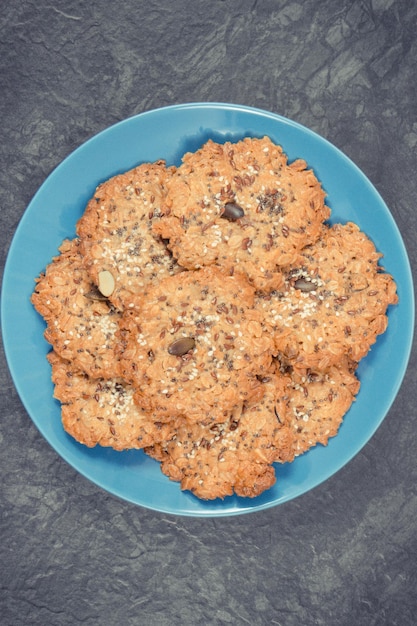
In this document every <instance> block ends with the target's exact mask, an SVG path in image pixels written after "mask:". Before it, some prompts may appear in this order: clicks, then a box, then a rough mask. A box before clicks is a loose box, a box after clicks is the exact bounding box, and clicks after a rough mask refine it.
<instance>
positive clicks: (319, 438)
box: [276, 358, 360, 456]
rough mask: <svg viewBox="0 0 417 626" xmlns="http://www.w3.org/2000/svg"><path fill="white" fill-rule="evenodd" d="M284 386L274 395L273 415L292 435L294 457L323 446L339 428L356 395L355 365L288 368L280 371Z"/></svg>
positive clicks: (357, 388) (358, 385)
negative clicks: (303, 368) (322, 368)
mask: <svg viewBox="0 0 417 626" xmlns="http://www.w3.org/2000/svg"><path fill="white" fill-rule="evenodd" d="M283 369H284V370H285V372H286V374H285V378H286V383H285V387H284V391H283V393H280V394H278V395H277V398H276V412H277V415H278V416H279V418H280V419H281V420H282V422H283V423H284V424H286V425H287V426H288V427H290V428H291V429H292V431H293V433H294V436H295V438H294V448H293V452H294V455H295V456H299V455H300V454H303V453H304V452H307V450H309V449H310V448H312V447H313V446H315V445H317V444H318V443H320V444H322V445H324V446H325V445H327V443H328V440H329V438H330V437H334V436H335V435H336V434H337V432H338V430H339V428H340V425H341V424H342V421H343V417H344V416H345V414H346V412H347V411H348V409H349V408H350V406H351V404H352V402H353V401H354V399H355V396H356V394H357V393H358V391H359V388H360V383H359V381H358V379H357V378H356V376H355V369H356V363H354V362H353V361H350V360H349V359H346V358H344V359H342V360H341V362H340V363H339V364H338V365H333V366H331V367H329V368H327V369H326V370H325V371H320V370H314V369H306V370H304V371H303V372H301V371H297V370H295V369H293V368H292V367H291V366H285V367H284V368H283Z"/></svg>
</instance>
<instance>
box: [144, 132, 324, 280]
mask: <svg viewBox="0 0 417 626" xmlns="http://www.w3.org/2000/svg"><path fill="white" fill-rule="evenodd" d="M167 188H168V192H167V196H166V199H165V206H166V210H165V212H164V213H165V214H164V216H163V217H162V218H161V220H159V221H158V222H155V224H154V230H155V232H157V233H158V234H160V235H162V237H164V238H166V239H168V240H169V243H168V247H169V248H170V249H171V250H172V252H173V254H174V256H175V258H176V259H177V260H178V262H179V263H180V264H181V265H182V266H184V267H185V268H187V269H196V268H200V267H202V266H204V265H211V264H218V265H220V266H221V267H223V268H224V269H225V271H228V270H229V269H230V268H234V267H238V268H239V271H242V272H245V273H246V274H247V276H248V277H249V279H250V281H251V282H252V283H253V285H254V286H255V287H256V288H257V289H261V290H270V289H272V288H278V287H279V286H280V284H281V275H280V274H279V272H277V268H278V267H279V266H282V265H288V264H290V263H292V262H293V261H294V260H295V258H296V253H297V252H298V251H299V250H300V249H301V248H303V247H304V246H305V245H307V244H309V243H312V242H314V241H315V240H316V238H317V236H318V234H319V232H320V225H321V224H322V222H323V220H325V219H326V218H327V217H328V216H329V209H328V207H327V206H326V205H325V203H324V197H325V194H324V191H323V189H322V187H321V185H320V183H319V182H318V180H317V178H316V176H315V175H314V173H313V172H312V171H311V170H309V169H307V165H306V163H305V161H303V160H297V161H294V162H293V163H291V164H288V162H287V157H286V155H285V154H284V153H283V151H282V148H281V147H280V146H277V145H275V144H274V143H272V141H271V140H270V139H269V138H268V137H264V138H263V139H251V138H245V139H243V140H241V141H238V142H237V143H230V142H226V143H225V144H224V145H222V144H218V143H214V142H213V141H208V142H207V143H206V144H205V145H204V146H203V147H202V148H200V149H199V150H198V151H197V152H195V153H187V154H186V155H185V156H184V158H183V163H182V165H181V166H180V167H179V168H178V170H177V171H176V173H175V174H174V175H173V176H172V177H171V178H170V180H169V181H168V183H167Z"/></svg>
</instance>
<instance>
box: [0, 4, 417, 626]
mask: <svg viewBox="0 0 417 626" xmlns="http://www.w3.org/2000/svg"><path fill="white" fill-rule="evenodd" d="M416 28H417V6H416V3H414V2H411V1H409V0H362V1H358V0H347V1H345V2H335V1H332V0H322V1H316V0H299V1H298V2H296V1H294V0H288V1H282V0H275V1H273V0H259V1H256V0H236V1H234V0H223V1H221V0H204V1H203V0H193V1H192V2H191V1H190V2H187V1H186V0H178V1H175V0H172V1H171V0H159V1H158V2H155V1H154V0H146V1H144V0H142V1H140V0H136V1H135V0H123V1H122V2H104V1H103V2H100V1H99V0H90V1H89V2H84V1H82V0H67V1H65V0H62V1H57V2H54V1H53V0H52V1H47V0H37V2H34V1H33V0H21V1H19V2H16V1H14V0H3V1H2V3H1V11H0V120H1V127H0V164H1V167H0V219H1V225H0V241H1V245H0V256H1V263H2V266H3V265H4V262H5V258H6V254H7V250H8V246H9V244H10V241H11V238H12V235H13V233H14V230H15V228H16V226H17V224H18V221H19V219H20V217H21V216H22V214H23V212H24V210H25V208H26V206H27V204H28V202H29V201H30V199H31V197H32V196H33V194H34V193H35V192H36V190H37V188H38V187H39V186H40V185H41V183H42V182H43V180H44V179H45V178H46V177H47V176H48V174H49V173H50V172H51V170H52V169H53V168H54V167H55V166H56V165H57V164H58V163H59V162H60V161H61V160H62V159H63V158H64V157H65V156H67V155H68V154H69V153H70V152H71V151H72V150H73V149H74V148H76V147H77V146H79V145H80V144H81V143H82V142H83V141H85V140H86V139H88V138H89V137H91V136H92V135H94V134H95V133H97V132H98V131H100V130H102V129H104V128H105V127H107V126H109V125H111V124H113V123H114V122H116V121H118V120H121V119H123V118H125V117H128V116H131V115H133V114H135V113H139V112H141V111H144V110H148V109H152V108H155V107H160V106H163V105H168V104H175V103H179V102H187V101H188V102H189V101H228V102H234V103H241V104H246V105H253V106H257V107H261V108H265V109H268V110H272V111H274V112H277V113H280V114H282V115H284V116H287V117H289V118H292V119H294V120H296V121H298V122H301V123H303V124H305V125H307V126H309V127H310V128H312V129H313V130H315V131H317V132H318V133H320V134H321V135H323V136H325V137H326V138H328V139H329V140H330V141H332V142H333V143H335V144H336V145H337V146H338V147H339V148H341V149H342V150H343V151H344V152H346V153H347V154H348V155H349V156H350V157H351V158H352V159H353V160H354V161H355V162H356V163H357V164H358V165H359V167H360V168H361V169H363V171H364V172H365V173H366V174H367V176H368V177H369V178H370V179H371V181H372V182H373V183H374V185H375V186H376V187H377V189H378V190H379V191H380V193H381V194H382V196H383V197H384V199H385V201H386V203H387V204H388V206H389V207H390V208H391V211H392V213H393V215H394V218H395V219H396V221H397V223H398V226H399V228H400V230H401V232H402V235H403V238H404V241H405V244H406V246H407V248H408V253H409V256H410V260H411V263H412V265H413V268H414V269H415V268H416V267H417V259H416V236H417V213H416V210H415V207H416V199H417V177H416V171H417V81H416V68H417V38H416ZM0 376H1V387H0V388H1V423H0V463H1V489H0V507H1V508H0V511H1V537H2V541H1V547H0V550H1V567H0V615H1V618H0V620H1V623H2V624H5V625H7V626H9V625H10V626H20V625H29V624H30V625H42V626H47V625H54V626H55V625H57V626H64V625H65V626H66V625H71V626H72V625H77V624H83V625H85V626H90V625H91V626H93V625H94V626H96V625H105V626H106V625H109V626H113V625H116V624H117V625H119V624H126V625H136V624H144V625H147V626H171V625H176V624H186V625H192V626H194V625H200V624H201V625H202V626H203V625H207V624H213V625H217V624H219V625H223V624H250V625H251V626H261V625H262V626H263V625H264V624H265V625H275V626H300V625H303V626H310V625H320V626H322V625H323V626H333V625H336V624H337V625H339V626H351V625H352V624H356V625H357V626H361V625H366V626H374V625H375V626H380V625H389V626H394V625H397V626H408V625H411V624H415V623H416V609H417V487H416V484H417V457H416V454H415V450H416V448H417V425H416V406H415V395H416V391H417V387H416V384H417V383H416V380H417V379H416V355H415V350H414V351H413V353H412V357H411V361H410V366H409V369H408V372H407V375H406V377H405V381H404V384H403V386H402V388H401V390H400V393H399V395H398V397H397V399H396V401H395V403H394V405H393V406H392V408H391V410H390V412H389V414H388V416H387V418H386V419H385V421H384V422H383V424H382V426H381V427H380V429H379V430H378V431H377V433H376V434H375V436H374V437H373V438H372V439H371V441H370V442H369V443H368V444H367V445H366V446H365V448H364V449H363V450H362V451H361V452H360V453H359V454H358V455H357V456H356V457H355V458H354V459H353V460H352V462H351V463H349V464H348V465H347V466H346V467H345V468H344V469H343V470H341V471H340V472H339V473H338V474H337V475H335V476H334V477H332V478H331V479H330V480H328V481H327V482H326V483H324V484H323V485H321V486H319V487H317V488H316V489H315V490H313V491H312V492H310V493H308V494H306V495H304V496H302V497H300V498H298V499H297V500H295V501H292V502H289V503H287V504H284V505H281V506H279V507H277V508H274V509H270V510H267V511H265V512H260V513H254V514H251V515H245V516H240V517H234V518H223V519H191V518H182V517H175V516H169V515H164V514H159V513H155V512H152V511H148V510H145V509H142V508H140V507H135V506H133V505H131V504H128V503H126V502H123V501H120V500H118V499H116V498H114V497H113V496H111V495H109V494H107V493H106V492H104V491H102V490H100V489H99V488H98V487H96V486H95V485H93V484H91V483H90V482H88V481H87V480H86V479H84V478H83V477H81V476H80V475H78V474H77V472H76V471H74V470H73V469H72V468H71V467H69V466H68V465H67V464H66V463H65V462H64V461H63V460H61V458H60V457H58V455H57V454H56V453H55V452H54V451H53V450H52V449H51V448H50V447H49V445H48V444H47V443H46V442H45V441H44V439H43V438H42V437H41V435H40V434H39V433H38V431H37V429H36V428H35V426H34V425H33V424H32V422H31V420H30V419H29V417H28V415H27V414H26V412H25V410H24V408H23V406H22V404H21V402H20V400H19V397H18V395H17V393H16V391H15V389H14V386H13V383H12V380H11V377H10V375H9V372H8V369H7V365H6V362H5V359H4V357H3V354H1V360H0Z"/></svg>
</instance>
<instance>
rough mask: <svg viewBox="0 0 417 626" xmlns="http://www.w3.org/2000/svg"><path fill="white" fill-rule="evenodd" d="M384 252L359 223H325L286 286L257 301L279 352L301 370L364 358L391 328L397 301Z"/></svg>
mask: <svg viewBox="0 0 417 626" xmlns="http://www.w3.org/2000/svg"><path fill="white" fill-rule="evenodd" d="M380 256H381V255H380V254H379V253H378V252H377V251H376V250H375V246H374V244H373V243H372V242H371V241H370V239H369V238H368V237H367V236H366V235H365V234H364V233H363V232H361V231H360V229H359V227H358V226H356V225H355V224H352V223H347V224H345V225H341V224H336V225H334V226H332V227H323V233H322V236H321V237H320V239H319V240H318V241H317V242H316V243H314V244H313V245H311V246H307V247H306V248H304V249H303V250H302V252H301V253H300V255H299V258H298V261H297V263H296V264H295V265H294V266H292V267H290V268H288V269H287V271H286V272H285V287H284V289H283V290H282V291H278V292H273V293H271V294H268V295H264V296H260V297H259V298H258V300H257V306H258V307H259V308H260V309H261V310H262V311H263V312H264V315H265V319H266V320H267V322H266V323H267V325H268V327H269V328H270V330H271V332H272V334H273V335H274V337H275V346H276V351H277V352H278V353H281V354H283V355H284V356H285V357H286V359H287V360H289V361H290V362H291V364H292V365H293V366H294V367H299V368H305V367H314V368H319V369H324V368H326V367H328V366H330V365H333V364H336V363H338V362H339V360H340V359H341V357H343V356H344V355H347V356H348V357H349V358H351V359H353V360H354V361H359V360H360V359H361V358H362V357H364V356H365V355H366V354H367V352H368V351H369V349H370V346H371V345H372V344H373V343H374V342H375V341H376V338H377V336H378V335H379V334H380V333H383V332H384V331H385V329H386V327H387V323H388V320H387V316H386V311H387V308H388V306H389V305H390V304H395V303H396V302H397V295H396V286H395V283H394V281H393V279H392V277H391V276H390V275H389V274H386V273H383V271H382V268H381V267H380V266H379V265H378V260H379V259H380Z"/></svg>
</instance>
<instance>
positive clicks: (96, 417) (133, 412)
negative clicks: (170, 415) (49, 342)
mask: <svg viewBox="0 0 417 626" xmlns="http://www.w3.org/2000/svg"><path fill="white" fill-rule="evenodd" d="M48 360H49V362H50V363H51V365H52V382H53V383H54V385H55V389H54V397H55V398H56V399H57V400H59V401H60V402H61V403H62V406H61V415H62V424H63V427H64V429H65V431H66V432H67V433H68V434H69V435H71V436H72V437H74V439H76V440H77V441H78V442H79V443H82V444H84V445H86V446H88V447H90V448H91V447H94V446H95V445H100V446H107V447H112V448H114V449H115V450H126V449H130V448H137V449H139V448H144V447H146V446H150V445H153V444H155V443H157V442H159V441H161V440H165V439H167V438H169V437H172V434H173V426H172V425H171V424H162V423H159V424H158V423H155V422H154V421H153V420H151V419H149V416H148V415H147V413H146V412H145V411H143V410H142V409H140V408H139V407H138V406H136V405H135V403H134V401H133V389H132V388H131V386H130V385H128V384H126V382H125V381H123V380H121V379H117V378H111V379H93V378H90V377H89V376H87V375H86V374H85V373H83V372H80V371H79V370H77V369H75V368H74V367H73V365H72V363H70V362H69V361H66V360H65V359H62V358H61V357H60V356H58V355H57V354H56V353H55V352H51V353H49V354H48Z"/></svg>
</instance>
